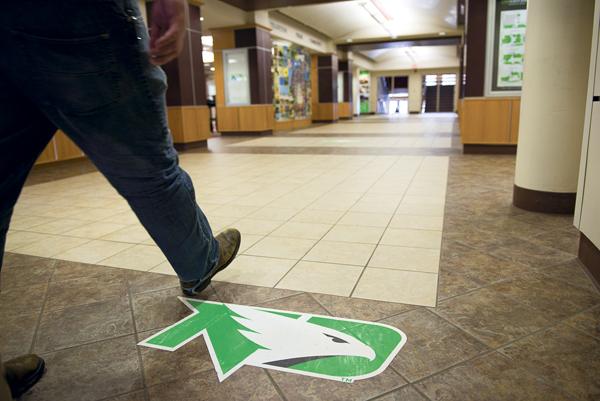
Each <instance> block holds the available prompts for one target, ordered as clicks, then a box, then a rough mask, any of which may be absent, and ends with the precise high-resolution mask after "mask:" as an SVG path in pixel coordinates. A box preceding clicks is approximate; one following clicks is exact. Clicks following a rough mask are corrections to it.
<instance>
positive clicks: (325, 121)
mask: <svg viewBox="0 0 600 401" xmlns="http://www.w3.org/2000/svg"><path fill="white" fill-rule="evenodd" d="M312 122H313V123H319V124H320V123H328V124H331V123H337V122H338V120H312Z"/></svg>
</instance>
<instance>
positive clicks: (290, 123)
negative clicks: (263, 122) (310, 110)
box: [274, 118, 312, 131]
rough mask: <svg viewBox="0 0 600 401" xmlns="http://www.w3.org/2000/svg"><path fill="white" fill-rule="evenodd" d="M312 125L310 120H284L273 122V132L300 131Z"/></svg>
mask: <svg viewBox="0 0 600 401" xmlns="http://www.w3.org/2000/svg"><path fill="white" fill-rule="evenodd" d="M311 124H312V121H311V120H310V119H307V118H305V119H301V120H285V121H275V126H274V130H275V131H292V130H296V129H302V128H306V127H309V126H310V125H311Z"/></svg>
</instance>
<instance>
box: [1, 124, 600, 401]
mask: <svg viewBox="0 0 600 401" xmlns="http://www.w3.org/2000/svg"><path fill="white" fill-rule="evenodd" d="M457 135H458V134H457V128H456V122H455V117H454V116H453V115H449V114H439V115H438V114H432V115H428V114H425V115H421V116H418V117H416V116H407V117H405V118H391V119H387V118H382V117H380V116H369V117H364V118H360V119H355V120H350V121H340V122H339V123H338V124H329V125H313V126H311V127H310V128H307V129H303V130H298V131H293V132H289V133H283V134H279V135H275V136H272V137H271V136H269V137H259V138H249V137H220V138H213V139H210V140H209V147H208V151H207V150H200V151H188V152H183V153H182V155H181V163H182V165H183V167H184V168H185V169H186V170H187V171H188V172H189V173H190V175H191V177H192V179H193V181H194V184H195V186H196V189H197V197H198V201H199V204H200V205H201V207H202V208H203V210H204V211H205V213H206V214H207V216H208V218H209V220H210V222H211V225H212V227H213V230H214V231H219V230H222V229H225V228H227V227H230V226H235V227H237V228H238V229H239V230H240V231H241V232H242V236H243V243H242V248H241V250H240V252H241V254H240V256H239V257H238V259H237V260H236V261H235V262H234V264H233V265H232V266H231V267H229V268H228V269H227V270H225V271H223V272H222V273H221V274H219V275H218V276H217V277H216V280H215V281H214V282H213V284H212V286H211V287H210V289H209V290H207V291H206V292H205V294H204V296H205V298H207V299H210V300H218V301H221V302H228V303H236V304H242V305H261V306H268V307H272V308H275V309H283V310H291V311H298V312H307V313H314V314H320V315H332V316H337V317H345V318H353V319H361V320H368V321H379V322H383V323H386V324H388V325H392V326H395V327H398V328H400V329H401V330H402V331H404V333H406V335H407V337H408V342H407V344H406V346H405V347H404V348H403V349H402V351H401V352H400V353H399V354H398V356H397V357H396V358H395V360H394V361H393V363H392V364H391V365H390V368H389V369H387V370H386V371H385V372H383V373H382V374H380V375H379V376H376V377H374V378H372V379H368V380H361V381H358V382H356V383H355V384H352V385H349V384H344V383H338V382H332V381H328V380H321V379H315V378H309V377H305V376H299V375H292V374H285V373H281V372H275V371H270V370H262V369H258V368H253V367H244V368H242V369H241V370H240V371H238V372H237V373H236V374H234V375H233V376H232V377H231V378H229V379H227V380H226V381H224V382H223V383H220V384H219V383H218V381H217V379H216V376H215V374H214V368H213V365H212V363H211V359H210V356H209V355H208V350H207V348H206V345H205V344H204V341H194V342H191V343H189V344H188V345H186V346H184V347H182V348H181V349H179V350H178V351H176V352H172V353H168V352H155V350H151V349H147V348H140V349H137V348H136V346H135V344H136V343H137V342H138V341H141V340H143V339H145V338H146V337H148V336H149V335H151V334H154V333H155V332H157V331H158V330H159V329H161V328H164V327H166V326H169V325H171V324H173V323H174V322H176V321H177V320H179V319H181V318H183V317H185V316H186V315H187V314H188V312H189V311H188V310H187V309H186V308H185V306H184V305H183V304H181V303H180V302H179V301H178V300H177V296H178V295H179V294H180V291H179V288H178V280H177V277H175V276H173V272H172V270H171V268H170V266H169V264H168V262H166V261H165V260H164V257H163V256H162V253H161V252H160V250H159V249H158V248H157V247H156V246H155V245H154V244H153V242H152V240H151V239H150V238H149V237H148V236H147V234H146V233H145V231H144V230H143V228H142V227H141V226H140V225H139V223H138V222H137V219H136V217H135V216H134V215H133V213H132V212H130V211H129V209H128V206H127V204H126V203H125V202H124V201H123V200H121V199H120V198H119V196H118V195H117V194H116V193H115V191H114V190H113V189H111V187H110V186H109V185H108V184H107V183H106V180H105V179H104V178H103V177H102V176H101V175H100V174H99V173H97V172H93V171H92V170H91V168H90V166H89V163H88V162H86V161H77V162H76V163H77V164H79V167H78V170H79V171H82V172H83V173H82V174H79V175H74V176H73V175H72V174H73V170H75V169H74V168H73V166H70V168H69V175H68V176H67V175H64V171H63V170H61V168H60V167H59V166H56V167H50V168H45V167H44V166H42V167H38V168H36V169H35V170H34V172H33V174H32V176H31V177H30V185H28V186H27V187H26V188H25V190H24V192H23V195H22V197H21V199H20V201H19V203H18V204H17V208H16V210H15V218H14V220H13V225H12V228H11V231H10V234H9V237H8V243H7V251H8V253H7V256H6V261H5V266H4V268H3V271H2V293H1V294H0V299H1V304H0V305H1V309H0V319H1V320H2V322H3V325H5V327H7V330H5V331H4V332H2V333H0V338H1V339H2V341H0V344H2V348H1V349H0V352H1V353H2V354H3V356H5V357H6V358H10V357H12V356H15V355H18V354H21V353H24V352H28V351H31V350H32V351H35V352H37V353H40V354H41V355H42V356H43V357H44V358H45V359H46V360H47V361H48V362H49V365H51V366H52V368H51V369H49V370H48V373H47V374H46V376H45V377H44V378H43V379H42V381H41V382H40V383H39V385H37V386H36V387H35V388H34V389H33V390H32V391H31V392H30V393H28V394H27V395H26V396H24V397H23V399H24V400H26V401H30V400H65V401H68V400H77V401H79V400H90V401H100V400H102V401H139V400H150V401H155V400H156V401H158V400H177V401H185V400H224V399H227V400H247V399H250V400H290V401H291V400H323V399H327V400H340V401H348V400H373V399H377V400H383V401H391V400H415V401H427V400H432V401H433V400H509V399H510V400H528V401H529V400H540V401H542V400H543V401H546V400H589V399H595V398H597V397H598V386H599V385H600V382H599V379H598V377H597V373H596V372H598V371H599V370H600V362H599V361H600V333H599V331H598V327H600V294H599V293H598V291H597V290H596V289H595V288H594V286H593V284H592V282H591V281H590V280H589V279H588V277H587V276H586V274H585V273H584V271H583V269H582V268H581V265H580V264H579V262H578V260H577V259H576V252H577V244H578V232H577V230H576V229H575V228H574V227H573V226H572V219H573V217H572V216H569V215H566V216H563V215H547V214H538V213H530V212H526V211H523V210H521V209H517V208H515V207H513V206H512V186H513V179H514V164H515V157H514V156H510V155H493V156H492V155H477V156H473V155H463V154H461V153H460V148H459V141H458V140H457ZM25 288H27V289H28V290H29V291H31V290H32V289H33V290H35V291H34V293H35V296H34V297H33V298H24V297H23V296H22V294H23V290H24V289H25ZM90 362H92V363H90ZM474 383H475V384H474Z"/></svg>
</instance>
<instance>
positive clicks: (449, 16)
mask: <svg viewBox="0 0 600 401" xmlns="http://www.w3.org/2000/svg"><path fill="white" fill-rule="evenodd" d="M279 11H280V12H282V13H284V14H286V15H288V16H289V17H291V18H294V19H296V20H297V21H300V22H301V23H303V24H305V25H308V26H310V27H311V28H313V29H316V30H318V31H320V32H322V33H324V34H325V35H327V36H329V37H331V38H333V40H334V41H335V42H336V43H347V42H349V41H368V40H378V39H387V40H390V39H393V38H396V37H398V38H400V37H414V36H423V35H427V36H430V35H438V34H439V33H440V32H443V33H446V34H447V33H449V32H450V33H455V32H456V31H457V26H456V13H457V0H351V1H339V2H334V3H326V4H314V5H307V6H296V7H284V8H279Z"/></svg>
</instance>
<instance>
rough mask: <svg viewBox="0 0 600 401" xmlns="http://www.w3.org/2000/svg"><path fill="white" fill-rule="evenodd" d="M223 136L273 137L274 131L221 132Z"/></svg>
mask: <svg viewBox="0 0 600 401" xmlns="http://www.w3.org/2000/svg"><path fill="white" fill-rule="evenodd" d="M220 134H221V136H262V135H273V130H271V129H269V130H266V131H225V132H220Z"/></svg>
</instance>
